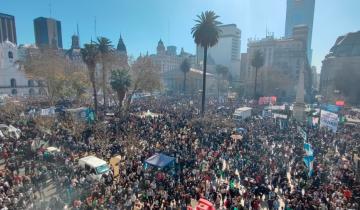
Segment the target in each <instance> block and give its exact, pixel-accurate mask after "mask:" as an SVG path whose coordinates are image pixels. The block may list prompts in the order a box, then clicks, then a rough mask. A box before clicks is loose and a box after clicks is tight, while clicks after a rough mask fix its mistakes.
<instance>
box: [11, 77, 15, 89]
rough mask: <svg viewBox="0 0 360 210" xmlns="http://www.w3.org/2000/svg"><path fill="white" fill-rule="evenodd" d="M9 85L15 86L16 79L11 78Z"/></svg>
mask: <svg viewBox="0 0 360 210" xmlns="http://www.w3.org/2000/svg"><path fill="white" fill-rule="evenodd" d="M10 86H11V87H12V88H14V87H16V79H14V78H12V79H11V80H10Z"/></svg>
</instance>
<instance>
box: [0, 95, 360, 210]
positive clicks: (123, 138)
mask: <svg viewBox="0 0 360 210" xmlns="http://www.w3.org/2000/svg"><path fill="white" fill-rule="evenodd" d="M222 105H223V106H224V107H225V108H224V109H218V107H219V106H220V104H218V103H217V102H216V101H210V102H209V104H208V106H207V116H208V117H205V118H204V119H199V111H198V109H197V108H196V107H198V104H196V101H194V102H192V101H191V103H189V99H184V98H165V97H164V98H162V97H161V98H158V99H156V100H154V99H150V100H146V99H142V100H138V101H135V102H134V103H133V104H132V105H131V110H130V113H131V114H129V115H126V116H122V117H121V118H116V117H114V118H112V119H107V120H106V122H102V123H105V125H106V126H105V129H104V135H105V136H106V138H99V137H98V136H97V135H96V132H95V131H94V129H95V127H89V128H87V129H85V130H84V131H83V132H82V135H78V134H74V133H72V132H71V131H69V130H68V129H64V128H63V126H62V124H64V123H63V122H59V121H56V122H55V123H54V125H53V126H52V127H51V132H49V133H47V134H44V132H43V131H41V130H40V129H39V128H38V127H37V125H36V122H35V121H34V120H32V119H27V120H24V121H21V122H20V121H13V120H12V119H0V122H4V123H5V124H13V125H14V126H16V127H18V128H19V129H20V130H21V131H22V135H21V137H20V138H19V139H15V138H7V139H1V140H0V148H1V155H2V160H3V161H2V162H0V164H2V166H1V167H2V168H1V173H0V209H1V210H6V209H54V210H55V209H65V208H67V209H154V210H155V209H186V208H187V206H192V205H194V204H196V202H197V201H198V200H199V199H200V198H205V199H206V200H208V201H210V202H211V203H213V204H214V206H215V208H216V209H231V210H233V209H255V210H256V209H261V208H267V209H274V210H278V209H286V210H288V209H293V210H302V209H324V210H326V209H328V210H330V209H336V210H337V209H339V210H340V209H349V210H350V209H353V210H356V209H359V208H360V207H359V202H360V184H359V180H358V179H356V178H357V177H356V175H357V173H356V171H355V164H354V154H359V136H360V135H359V132H360V128H359V127H358V126H351V127H347V126H343V127H341V128H340V129H338V131H337V133H332V132H331V131H328V130H326V129H324V128H318V127H303V129H305V130H306V133H307V142H309V143H310V144H311V145H312V147H313V149H314V157H315V159H314V162H313V172H312V173H309V168H308V167H306V165H305V164H304V161H303V157H304V155H305V151H304V149H303V146H304V139H302V137H301V135H299V133H298V131H297V127H298V124H297V123H296V122H295V121H292V120H289V122H288V123H287V127H286V128H284V127H280V126H279V125H278V124H277V121H276V120H274V119H273V118H262V117H255V116H254V117H251V118H249V119H246V120H243V121H237V122H233V121H231V113H232V112H233V111H234V109H235V108H236V107H239V106H242V105H244V102H228V103H226V104H222ZM147 110H151V111H152V112H154V113H157V114H158V116H157V117H142V116H139V114H138V113H140V112H142V111H147ZM236 128H241V129H240V130H239V129H236ZM234 136H240V137H239V138H234ZM37 138H41V139H43V140H46V142H47V144H46V145H51V146H54V147H57V148H60V152H59V153H56V154H54V155H52V156H49V154H48V153H46V150H45V148H44V147H45V146H40V147H38V148H36V149H35V150H34V148H33V146H32V145H33V144H34V139H37ZM160 152H161V153H164V154H166V155H169V156H171V157H174V158H175V163H174V164H173V165H171V166H169V167H168V168H164V169H159V168H156V167H152V166H148V165H146V164H144V163H145V160H146V159H147V158H148V157H150V156H152V155H153V154H155V153H160ZM89 154H92V155H94V156H96V157H99V158H101V159H104V160H106V161H109V159H110V158H111V157H113V156H115V155H120V156H121V161H120V163H119V175H118V176H115V175H114V174H116V173H115V172H114V170H115V169H114V168H113V167H111V170H110V172H109V173H108V174H106V175H103V177H102V178H101V179H100V180H98V181H95V180H93V179H91V177H90V175H89V172H88V171H86V169H84V168H81V167H80V166H79V164H78V163H77V162H78V159H79V158H81V157H84V156H86V155H89ZM50 191H51V193H50ZM52 191H53V192H52Z"/></svg>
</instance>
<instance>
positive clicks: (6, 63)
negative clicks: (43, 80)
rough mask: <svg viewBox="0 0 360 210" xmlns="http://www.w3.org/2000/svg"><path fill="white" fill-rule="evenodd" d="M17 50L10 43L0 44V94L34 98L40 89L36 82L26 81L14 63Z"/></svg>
mask: <svg viewBox="0 0 360 210" xmlns="http://www.w3.org/2000/svg"><path fill="white" fill-rule="evenodd" d="M18 59H19V49H18V47H17V46H16V45H15V44H14V43H11V42H10V41H5V42H3V43H0V94H6V95H9V96H36V95H39V90H40V88H39V87H38V84H37V82H36V81H34V80H31V79H28V78H27V77H26V75H25V72H24V71H23V70H22V69H20V67H19V65H18V64H17V63H16V62H17V61H18Z"/></svg>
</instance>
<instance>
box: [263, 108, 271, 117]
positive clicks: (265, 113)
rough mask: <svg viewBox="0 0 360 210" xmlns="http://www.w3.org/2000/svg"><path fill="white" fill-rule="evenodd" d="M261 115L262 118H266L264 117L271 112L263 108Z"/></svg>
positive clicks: (268, 115)
mask: <svg viewBox="0 0 360 210" xmlns="http://www.w3.org/2000/svg"><path fill="white" fill-rule="evenodd" d="M262 116H263V117H264V118H266V117H272V113H271V111H268V110H265V109H264V110H263V111H262Z"/></svg>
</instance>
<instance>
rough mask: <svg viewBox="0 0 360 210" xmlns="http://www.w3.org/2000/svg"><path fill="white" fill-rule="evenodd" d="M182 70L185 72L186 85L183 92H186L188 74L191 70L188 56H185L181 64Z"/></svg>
mask: <svg viewBox="0 0 360 210" xmlns="http://www.w3.org/2000/svg"><path fill="white" fill-rule="evenodd" d="M180 70H181V71H182V72H183V73H184V86H183V92H184V94H185V93H186V74H187V73H188V72H189V71H190V63H189V61H188V59H187V58H185V59H184V60H183V61H182V63H181V65H180Z"/></svg>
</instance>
